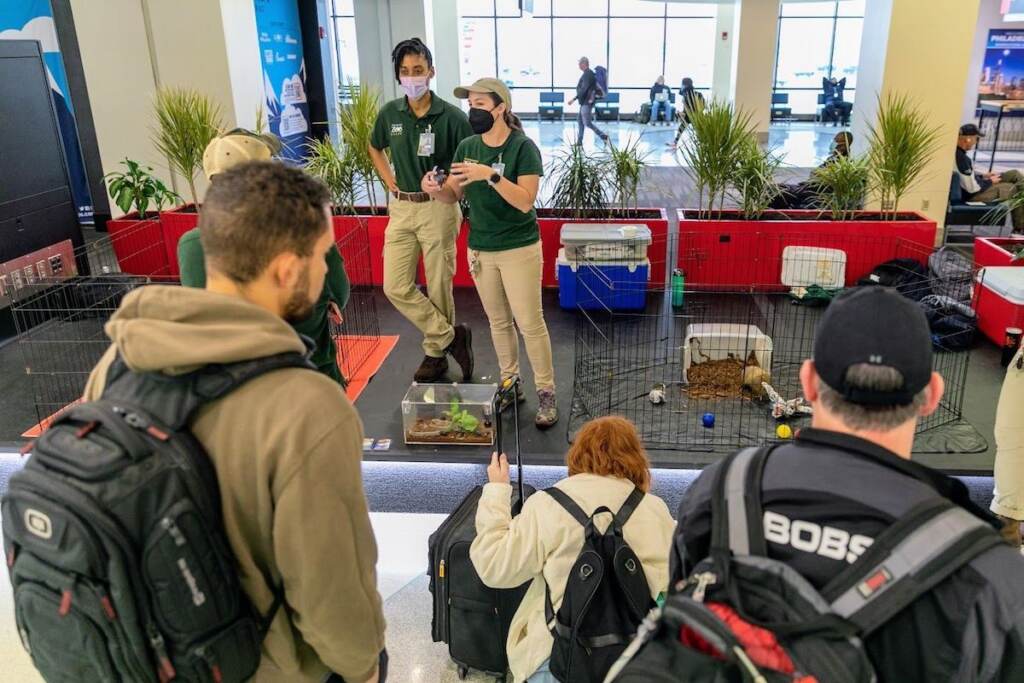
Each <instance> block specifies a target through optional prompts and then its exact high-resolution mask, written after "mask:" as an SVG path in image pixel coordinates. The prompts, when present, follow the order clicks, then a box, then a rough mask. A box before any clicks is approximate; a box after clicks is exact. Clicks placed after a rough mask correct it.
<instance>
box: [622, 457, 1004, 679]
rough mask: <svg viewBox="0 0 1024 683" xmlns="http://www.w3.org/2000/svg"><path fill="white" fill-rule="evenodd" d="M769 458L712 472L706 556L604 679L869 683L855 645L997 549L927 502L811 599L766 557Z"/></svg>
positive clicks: (962, 516) (958, 514)
mask: <svg viewBox="0 0 1024 683" xmlns="http://www.w3.org/2000/svg"><path fill="white" fill-rule="evenodd" d="M770 454H771V449H770V448H765V449H757V448H748V449H746V450H743V451H740V452H739V453H736V454H734V455H733V456H730V457H729V458H727V459H726V460H725V461H724V462H723V463H722V466H721V468H720V469H719V470H718V472H717V473H716V474H717V476H716V479H715V485H714V493H713V495H712V521H711V525H712V531H711V554H710V556H709V557H708V558H706V559H704V560H702V561H701V562H700V563H698V564H697V566H696V567H695V568H694V571H693V572H692V573H691V574H690V576H689V578H688V579H687V580H686V581H681V582H679V584H677V585H676V586H674V587H673V594H672V595H670V596H669V598H668V600H667V601H666V603H665V606H664V607H663V608H661V609H655V610H653V611H652V612H651V614H650V615H648V617H647V619H645V620H644V623H643V625H642V626H641V627H640V629H639V633H638V635H637V638H636V640H634V641H633V643H632V644H631V645H630V646H629V648H628V649H627V650H626V651H625V652H624V653H623V655H622V657H621V658H620V659H619V661H618V662H616V663H615V665H614V666H613V667H612V669H611V671H610V672H609V675H608V677H607V679H606V681H607V682H610V681H615V683H641V682H643V683H661V682H664V683H669V682H670V681H671V682H673V683H675V682H676V681H687V682H688V683H712V682H715V683H718V682H724V681H743V682H744V683H873V682H874V681H875V680H876V677H875V672H874V670H873V668H872V665H871V662H870V661H869V659H868V657H867V654H866V652H865V649H864V645H863V638H865V637H866V636H868V635H870V634H871V633H872V632H874V631H875V630H876V629H878V628H879V627H881V626H882V625H884V624H885V623H886V622H887V621H889V619H891V618H892V617H893V616H895V615H896V614H897V613H899V612H900V611H901V610H903V609H904V608H906V607H907V606H908V605H910V604H911V603H912V602H913V601H914V600H916V599H917V598H918V597H920V596H921V595H922V594H924V593H925V592H927V591H928V590H930V589H931V588H932V587H934V586H935V585H936V584H938V583H939V582H940V581H942V580H943V579H945V578H946V577H948V576H949V575H950V574H952V573H953V572H954V571H956V570H957V569H958V568H960V567H962V566H963V565H965V564H967V563H968V562H970V560H971V559H973V558H974V557H976V556H977V555H979V554H980V553H982V552H984V551H986V550H988V549H990V548H992V547H994V546H996V545H998V544H999V543H1000V540H999V537H998V535H997V534H996V533H995V532H994V531H993V529H992V528H991V527H990V526H989V525H988V524H987V523H985V522H984V521H983V520H981V519H979V518H978V517H975V516H974V515H972V514H971V513H970V512H968V511H966V510H964V509H963V508H960V507H958V506H956V505H954V504H953V503H951V502H949V501H947V500H945V499H938V500H934V501H929V502H927V503H923V504H921V505H918V506H917V507H915V508H914V509H912V510H911V511H910V512H908V513H907V514H906V515H905V516H904V517H902V518H901V519H899V520H897V521H896V522H895V523H893V525H892V526H891V527H889V528H888V529H887V530H886V531H885V532H884V533H882V534H881V535H880V536H879V537H878V538H876V539H875V542H874V543H873V544H872V546H871V547H870V548H869V549H868V550H867V551H866V552H865V553H864V554H863V555H861V557H860V558H859V559H857V561H856V562H854V563H853V564H851V565H849V566H848V567H847V568H846V569H844V570H843V571H842V572H840V573H839V574H838V575H837V576H836V577H835V578H834V579H833V580H832V581H831V582H829V584H828V585H827V586H825V587H823V588H822V590H821V591H818V590H817V589H815V588H814V587H813V586H812V585H811V584H810V583H809V582H808V581H807V580H806V579H805V578H804V577H803V576H801V575H800V574H798V573H797V572H796V571H794V570H793V569H792V568H790V567H789V566H788V565H786V564H784V563H782V562H779V561H777V560H773V559H771V558H769V557H768V556H767V545H766V541H765V537H764V527H763V522H762V519H763V516H764V510H763V507H762V505H761V480H762V475H763V473H764V468H765V463H766V462H767V460H768V457H769V455H770ZM677 542H678V539H677Z"/></svg>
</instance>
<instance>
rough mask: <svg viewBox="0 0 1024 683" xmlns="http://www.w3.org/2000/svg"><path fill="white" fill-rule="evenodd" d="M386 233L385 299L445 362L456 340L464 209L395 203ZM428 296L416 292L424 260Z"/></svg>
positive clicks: (430, 352) (432, 353) (427, 349)
mask: <svg viewBox="0 0 1024 683" xmlns="http://www.w3.org/2000/svg"><path fill="white" fill-rule="evenodd" d="M388 214H389V215H390V217H391V218H390V220H389V221H388V227H387V230H386V231H385V233H384V294H385V295H386V296H387V297H388V299H389V300H390V301H391V303H392V304H394V306H395V308H397V309H398V312H399V313H401V314H402V315H404V316H405V317H406V318H407V319H408V320H409V322H411V323H412V324H413V325H415V326H416V327H417V328H418V329H419V330H420V332H422V333H423V351H424V353H426V355H428V356H433V357H435V358H442V357H444V354H445V349H447V348H448V346H449V345H450V344H451V343H452V340H453V339H454V338H455V331H454V329H453V328H452V323H453V322H454V321H455V299H454V298H453V297H452V278H453V277H454V276H455V240H456V238H457V237H458V236H459V228H460V227H461V225H462V212H461V211H460V210H459V206H458V204H443V203H441V202H435V201H429V202H422V203H416V202H407V201H402V200H399V199H392V201H391V205H390V207H389V209H388ZM421 254H422V255H423V268H424V270H425V271H426V275H427V295H426V296H423V292H421V291H420V289H419V287H417V286H416V269H417V266H418V265H419V260H420V255H421Z"/></svg>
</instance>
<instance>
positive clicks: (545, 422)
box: [534, 389, 558, 429]
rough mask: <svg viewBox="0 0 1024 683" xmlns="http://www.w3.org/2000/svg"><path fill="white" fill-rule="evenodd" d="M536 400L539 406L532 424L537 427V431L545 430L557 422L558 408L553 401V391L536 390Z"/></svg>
mask: <svg viewBox="0 0 1024 683" xmlns="http://www.w3.org/2000/svg"><path fill="white" fill-rule="evenodd" d="M537 400H538V401H539V403H540V406H539V407H538V408H537V417H536V419H535V420H534V424H536V425H537V429H547V428H548V427H551V426H552V425H554V424H555V423H556V422H558V406H557V404H556V401H555V392H554V390H553V389H540V390H538V391H537Z"/></svg>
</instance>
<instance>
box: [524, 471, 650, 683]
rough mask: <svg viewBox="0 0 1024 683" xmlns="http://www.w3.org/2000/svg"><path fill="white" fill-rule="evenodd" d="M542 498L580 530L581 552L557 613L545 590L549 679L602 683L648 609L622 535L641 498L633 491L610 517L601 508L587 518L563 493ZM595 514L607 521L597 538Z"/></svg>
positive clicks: (642, 578)
mask: <svg viewBox="0 0 1024 683" xmlns="http://www.w3.org/2000/svg"><path fill="white" fill-rule="evenodd" d="M544 492H545V493H546V494H548V495H549V496H551V497H552V498H554V499H555V501H556V502H557V503H558V504H559V505H561V506H562V507H563V508H565V510H566V512H568V513H569V514H570V515H572V517H573V519H575V520H576V521H577V522H579V523H580V524H581V525H582V526H583V528H584V540H583V549H582V550H581V551H580V554H579V555H578V556H577V557H576V562H575V564H573V567H572V570H571V571H570V572H569V578H568V579H567V580H566V583H565V594H564V596H563V598H562V604H561V605H560V606H559V608H558V611H557V612H555V611H554V608H553V606H552V604H551V590H550V588H546V589H545V596H544V610H545V619H546V620H547V624H548V628H549V629H550V630H551V635H552V636H554V639H555V642H554V646H553V647H552V649H551V664H550V667H551V673H552V674H553V675H554V676H555V678H557V679H558V680H559V681H562V683H592V682H596V681H602V680H604V677H605V674H607V673H608V669H609V668H610V667H611V666H612V664H614V663H615V661H616V660H617V659H618V658H619V656H620V655H621V654H622V652H623V650H625V649H626V646H627V645H628V644H629V643H630V641H631V640H632V639H633V637H634V636H635V635H636V630H637V627H638V626H639V625H640V623H641V622H642V621H643V619H644V616H645V615H646V614H647V613H648V612H649V611H650V609H651V608H652V607H653V606H654V601H653V600H651V588H650V585H649V584H648V583H647V576H646V575H645V574H644V568H643V567H642V566H641V565H640V559H639V558H638V557H637V556H636V553H634V552H633V550H632V548H630V547H629V544H628V543H626V540H625V538H623V534H622V530H623V529H624V528H625V526H626V522H627V521H629V518H630V517H631V516H632V515H633V512H634V511H635V510H636V508H637V506H638V505H639V504H640V501H641V500H643V497H644V492H643V491H641V490H640V489H637V488H634V489H633V492H632V493H631V494H630V495H629V497H628V498H627V499H626V502H625V503H623V504H622V507H621V508H619V511H618V512H616V513H614V514H612V511H611V510H609V509H608V508H607V507H604V506H602V507H599V508H597V509H596V510H594V513H593V514H592V515H589V516H588V515H587V514H586V513H585V512H583V510H582V509H580V507H579V506H578V505H577V504H576V503H575V502H574V501H573V500H572V498H570V497H569V496H568V495H566V494H565V493H564V492H563V491H561V490H559V489H557V488H553V487H552V488H549V489H545V491H544ZM601 514H609V515H612V521H611V523H610V524H609V525H608V528H607V529H606V530H605V532H604V533H603V534H602V533H601V532H600V531H598V530H597V527H596V526H595V524H594V521H595V518H596V517H597V516H598V515H601Z"/></svg>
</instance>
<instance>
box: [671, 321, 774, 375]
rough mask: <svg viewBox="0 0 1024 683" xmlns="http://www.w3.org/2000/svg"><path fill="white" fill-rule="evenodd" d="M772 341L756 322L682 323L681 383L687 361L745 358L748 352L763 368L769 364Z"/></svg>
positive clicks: (687, 366) (687, 365) (769, 367)
mask: <svg viewBox="0 0 1024 683" xmlns="http://www.w3.org/2000/svg"><path fill="white" fill-rule="evenodd" d="M773 348H774V347H773V346H772V340H771V338H770V337H769V336H768V335H766V334H765V333H764V332H762V331H761V329H760V328H759V327H758V326H757V325H743V324H740V323H696V324H693V325H687V326H686V338H685V340H684V341H683V383H687V382H688V380H687V378H686V372H687V370H689V368H690V364H691V363H692V362H693V361H694V360H696V361H697V362H698V363H701V362H704V361H708V360H723V359H725V358H729V357H730V356H732V357H734V358H738V359H740V360H741V361H746V360H747V357H748V356H750V353H751V351H753V353H754V357H755V358H757V362H758V364H759V365H760V366H761V367H762V368H764V369H765V370H768V371H771V367H772V350H773Z"/></svg>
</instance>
